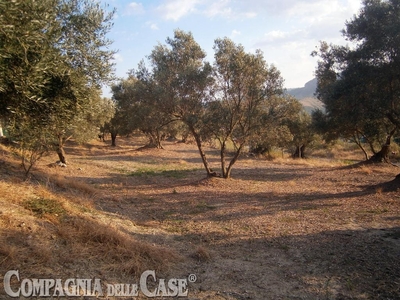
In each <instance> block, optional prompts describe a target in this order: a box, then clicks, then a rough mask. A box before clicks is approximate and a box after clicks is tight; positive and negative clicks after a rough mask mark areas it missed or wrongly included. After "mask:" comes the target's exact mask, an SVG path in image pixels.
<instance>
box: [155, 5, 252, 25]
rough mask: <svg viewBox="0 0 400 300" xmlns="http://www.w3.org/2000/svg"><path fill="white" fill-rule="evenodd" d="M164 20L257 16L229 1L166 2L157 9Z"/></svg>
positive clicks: (245, 7) (246, 17) (247, 17)
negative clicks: (197, 16) (196, 15)
mask: <svg viewBox="0 0 400 300" xmlns="http://www.w3.org/2000/svg"><path fill="white" fill-rule="evenodd" d="M157 10H158V11H159V12H160V13H161V15H162V17H163V18H164V19H166V20H172V21H175V22H177V21H179V20H180V19H182V18H183V17H185V16H187V15H190V14H198V15H203V16H206V17H208V18H215V17H222V18H224V19H231V20H232V19H249V18H254V17H256V16H257V13H255V12H254V11H253V10H251V9H250V10H249V9H247V6H243V5H241V3H240V2H239V6H238V5H236V4H233V3H232V1H231V0H167V1H166V2H165V3H164V4H162V5H160V6H158V7H157Z"/></svg>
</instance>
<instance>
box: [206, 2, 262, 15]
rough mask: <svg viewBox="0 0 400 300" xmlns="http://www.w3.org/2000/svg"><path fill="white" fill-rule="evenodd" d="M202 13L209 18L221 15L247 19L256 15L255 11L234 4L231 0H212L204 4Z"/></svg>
mask: <svg viewBox="0 0 400 300" xmlns="http://www.w3.org/2000/svg"><path fill="white" fill-rule="evenodd" d="M202 13H203V14H204V15H205V16H207V17H210V18H212V17H218V16H221V17H223V18H225V19H249V18H254V17H255V16H257V14H256V13H255V12H253V11H251V10H247V7H246V6H245V7H241V6H234V5H233V4H232V3H231V0H218V1H215V0H213V1H211V4H209V5H206V6H205V8H204V10H203V11H202Z"/></svg>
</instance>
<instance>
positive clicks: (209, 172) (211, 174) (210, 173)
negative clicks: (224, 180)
mask: <svg viewBox="0 0 400 300" xmlns="http://www.w3.org/2000/svg"><path fill="white" fill-rule="evenodd" d="M190 131H191V133H192V134H193V137H194V139H195V141H196V145H197V149H198V150H199V153H200V156H201V160H202V161H203V165H204V168H205V169H206V172H207V177H214V176H217V174H216V173H215V172H213V171H212V170H211V168H210V166H209V163H208V161H207V157H206V153H205V152H204V150H203V145H202V143H201V137H200V135H199V134H198V133H197V132H196V130H195V129H194V128H190Z"/></svg>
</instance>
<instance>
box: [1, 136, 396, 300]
mask: <svg viewBox="0 0 400 300" xmlns="http://www.w3.org/2000/svg"><path fill="white" fill-rule="evenodd" d="M119 142H120V146H118V147H115V148H111V147H110V146H109V145H108V144H104V143H102V142H99V141H94V142H92V143H91V144H90V145H86V146H78V145H75V144H70V145H69V147H68V148H67V149H66V150H67V155H68V158H69V161H70V164H69V165H68V167H67V168H60V167H54V165H53V164H52V163H53V162H54V161H55V160H56V156H54V155H50V156H47V157H45V158H44V159H42V160H41V161H40V162H39V165H38V166H37V168H36V170H35V171H34V172H33V176H32V177H31V178H30V180H29V181H25V180H24V177H23V172H22V171H21V169H20V167H19V166H18V164H19V162H18V160H17V159H16V158H15V157H13V155H12V154H11V153H10V152H9V151H8V149H7V148H6V147H5V146H0V147H1V148H0V167H1V169H0V174H1V180H0V190H1V193H0V203H1V206H0V232H1V235H0V262H1V264H0V268H1V270H0V274H2V276H3V275H4V274H5V273H6V272H7V271H8V270H11V269H18V270H20V273H21V277H23V278H33V277H38V278H49V277H50V278H69V277H74V278H78V277H80V278H100V279H101V280H102V283H136V282H137V281H138V280H137V279H138V276H139V275H140V273H141V272H143V271H144V270H156V272H157V277H159V278H185V277H187V276H188V275H189V274H196V275H197V281H196V282H195V283H190V284H189V296H188V298H189V299H400V275H399V274H400V261H399V257H400V184H399V181H400V180H398V179H395V175H396V174H398V173H400V169H399V168H398V167H395V166H392V165H358V166H357V165H354V161H356V160H357V159H361V158H362V155H359V156H356V157H355V156H354V151H348V152H347V153H345V154H344V152H343V151H344V149H341V148H340V147H342V146H336V148H335V149H336V150H329V151H328V150H324V149H320V150H318V151H316V154H319V155H324V157H325V158H324V159H308V160H305V161H301V160H296V161H293V160H291V159H287V158H284V157H283V158H282V157H280V158H277V159H275V160H273V161H268V160H265V159H262V158H250V157H243V158H242V159H241V160H240V161H239V162H238V163H237V166H236V167H235V168H234V170H233V173H232V176H233V179H229V180H224V179H219V178H212V179H205V178H204V174H205V173H204V171H203V169H202V165H201V162H200V159H199V156H198V153H197V150H196V148H195V146H193V145H187V144H181V143H173V142H169V143H166V145H165V150H156V149H142V150H137V149H138V148H139V147H140V146H142V145H143V143H142V142H143V141H141V139H140V138H137V137H136V138H129V139H128V138H127V139H120V140H119ZM328 152H329V153H328ZM208 153H209V155H210V161H211V162H212V163H214V164H215V167H216V168H217V166H218V156H217V153H216V152H215V151H214V150H213V149H209V151H208ZM339 155H340V156H339ZM338 157H341V159H340V160H338V159H337V158H338ZM343 158H344V159H343ZM2 295H4V289H3V287H2V281H1V283H0V298H1V297H4V296H2ZM141 297H142V296H141ZM139 299H140V297H139Z"/></svg>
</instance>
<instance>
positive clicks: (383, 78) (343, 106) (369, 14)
mask: <svg viewBox="0 0 400 300" xmlns="http://www.w3.org/2000/svg"><path fill="white" fill-rule="evenodd" d="M399 15H400V2H399V1H398V0H387V1H382V0H365V1H363V8H362V9H361V10H360V12H359V14H358V15H356V16H355V17H354V18H353V19H352V20H350V21H348V22H346V27H345V29H344V30H343V35H344V37H345V38H346V39H347V40H348V41H350V42H352V45H351V46H352V47H350V46H346V47H344V46H336V45H328V44H327V43H326V42H322V43H321V46H320V48H319V49H318V51H315V52H314V53H313V55H317V56H319V57H320V61H319V63H318V67H317V71H316V75H317V79H318V89H317V95H318V98H319V99H320V100H321V101H322V102H324V104H325V108H326V115H325V120H326V121H327V122H328V124H330V126H329V127H330V128H332V129H333V130H336V132H338V133H339V134H340V133H341V134H345V135H353V136H354V135H359V136H361V137H366V138H367V139H368V140H370V144H371V145H373V143H374V141H379V140H380V137H381V136H382V134H383V133H384V134H385V138H384V142H383V145H382V147H381V149H380V150H379V151H375V152H376V153H375V154H374V155H373V156H372V157H371V158H370V160H371V161H384V160H386V159H387V156H388V153H389V147H390V142H391V139H392V137H393V136H394V135H395V134H396V132H397V131H398V129H399V127H400V117H399V116H400V97H399V94H400V80H399V78H400V52H399V51H400V39H399V34H400V18H399ZM317 117H318V119H319V120H323V118H321V113H318V115H317ZM332 129H331V130H332ZM372 148H373V147H372ZM367 156H368V155H366V157H367Z"/></svg>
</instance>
